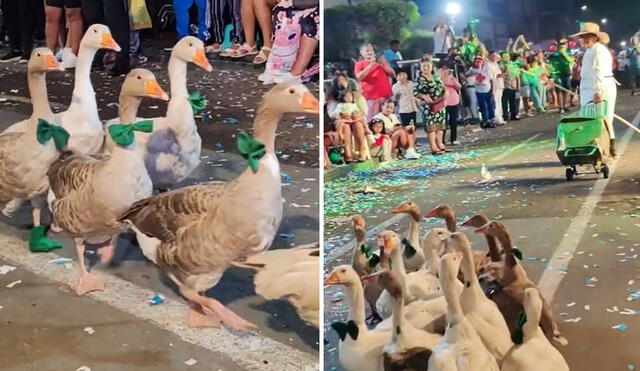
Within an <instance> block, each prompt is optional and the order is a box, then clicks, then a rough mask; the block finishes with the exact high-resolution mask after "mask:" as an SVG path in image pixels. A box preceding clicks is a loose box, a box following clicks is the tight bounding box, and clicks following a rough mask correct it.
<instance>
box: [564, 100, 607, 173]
mask: <svg viewBox="0 0 640 371" xmlns="http://www.w3.org/2000/svg"><path fill="white" fill-rule="evenodd" d="M605 112H607V104H606V102H602V103H599V104H594V103H589V104H587V105H586V106H585V107H583V108H582V109H581V110H580V112H578V114H576V115H572V116H567V117H563V118H562V119H561V120H560V123H559V124H558V127H557V131H556V153H557V155H558V158H559V159H560V162H562V165H564V166H567V169H566V171H565V175H566V177H567V180H573V178H574V176H576V175H579V174H578V166H582V165H587V166H593V169H594V172H595V173H596V174H599V173H602V175H603V176H604V177H605V178H608V177H609V167H608V166H607V161H608V160H609V159H610V158H611V153H610V151H609V146H610V141H609V138H610V137H609V131H608V128H607V125H605ZM582 173H583V174H584V173H588V172H586V171H584V172H582ZM589 173H593V172H589Z"/></svg>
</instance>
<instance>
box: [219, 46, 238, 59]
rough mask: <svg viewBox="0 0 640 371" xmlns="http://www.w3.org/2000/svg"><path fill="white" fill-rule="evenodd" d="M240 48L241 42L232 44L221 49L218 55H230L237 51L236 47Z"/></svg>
mask: <svg viewBox="0 0 640 371" xmlns="http://www.w3.org/2000/svg"><path fill="white" fill-rule="evenodd" d="M240 48H242V45H241V44H233V45H231V46H230V47H229V48H227V49H225V50H222V51H221V52H220V56H221V57H231V56H232V54H233V53H234V52H235V51H237V50H238V49H240Z"/></svg>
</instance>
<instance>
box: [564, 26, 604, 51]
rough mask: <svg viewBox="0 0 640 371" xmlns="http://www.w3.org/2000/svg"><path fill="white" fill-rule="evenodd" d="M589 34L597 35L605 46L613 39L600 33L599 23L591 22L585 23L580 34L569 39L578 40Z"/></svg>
mask: <svg viewBox="0 0 640 371" xmlns="http://www.w3.org/2000/svg"><path fill="white" fill-rule="evenodd" d="M588 34H592V35H596V36H597V37H598V40H600V42H601V43H603V44H605V45H606V44H608V43H609V41H611V38H610V37H609V35H607V33H606V32H601V31H600V26H599V25H598V24H597V23H591V22H586V23H583V24H582V28H581V29H580V32H578V33H576V34H573V35H571V36H569V37H571V38H578V37H582V36H583V35H588Z"/></svg>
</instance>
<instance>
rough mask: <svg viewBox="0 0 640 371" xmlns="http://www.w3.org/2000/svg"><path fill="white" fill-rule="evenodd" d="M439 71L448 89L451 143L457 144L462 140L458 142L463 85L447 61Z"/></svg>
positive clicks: (447, 104) (448, 120)
mask: <svg viewBox="0 0 640 371" xmlns="http://www.w3.org/2000/svg"><path fill="white" fill-rule="evenodd" d="M438 72H439V73H440V78H441V79H442V83H443V84H444V88H445V90H446V91H447V93H446V95H445V98H444V103H445V104H446V106H447V108H446V112H447V124H448V125H449V130H450V134H449V143H450V144H451V145H453V146H456V145H458V144H460V142H458V115H459V113H460V112H459V107H460V89H461V88H462V85H460V82H459V81H458V79H456V78H455V76H453V71H452V70H450V69H449V66H448V65H447V64H446V63H442V64H441V66H440V69H439V71H438ZM444 134H446V133H444ZM443 141H444V138H443Z"/></svg>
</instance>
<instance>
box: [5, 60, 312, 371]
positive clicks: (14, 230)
mask: <svg viewBox="0 0 640 371" xmlns="http://www.w3.org/2000/svg"><path fill="white" fill-rule="evenodd" d="M167 55H168V54H167ZM167 55H155V56H151V60H150V62H149V63H148V64H147V66H146V67H148V68H150V69H152V70H153V72H154V73H155V74H156V76H157V77H158V80H159V81H160V84H161V85H162V86H163V88H164V89H165V90H166V91H169V86H168V82H167V76H166V71H165V69H166V57H167ZM213 65H214V68H215V71H214V73H212V74H210V75H205V73H204V72H202V71H199V70H195V69H192V68H190V71H189V81H190V83H189V89H190V91H193V90H195V89H197V90H198V91H200V92H201V93H202V94H203V95H205V96H206V97H207V101H208V104H207V108H206V110H205V111H204V112H203V113H201V114H199V115H198V116H197V123H198V129H199V132H200V135H201V136H202V138H203V151H202V156H201V164H200V166H199V167H198V168H197V169H196V171H195V172H194V173H193V174H192V175H191V177H190V178H189V179H187V180H185V181H184V183H183V184H182V185H188V184H195V183H199V182H202V181H209V180H228V179H231V178H233V177H234V176H235V175H236V174H239V173H240V172H241V171H242V170H243V169H244V160H243V159H242V157H241V156H239V155H238V154H237V152H236V151H235V145H234V142H235V138H234V134H235V133H237V132H238V131H239V130H251V128H252V123H253V118H254V116H255V110H256V108H257V105H258V103H259V101H260V98H261V97H262V95H263V94H264V93H265V92H266V91H267V90H268V88H269V87H263V86H262V85H261V84H259V83H258V82H257V81H256V77H257V75H258V73H259V72H260V71H259V70H257V69H254V68H253V67H247V66H246V65H243V64H230V63H225V62H221V61H217V62H213ZM48 80H49V86H48V88H49V93H50V94H49V96H50V101H51V102H52V105H53V106H54V108H55V109H54V110H59V109H61V108H64V107H66V105H67V104H68V102H69V100H70V93H71V88H72V84H73V79H72V74H71V73H70V72H65V73H62V74H58V75H57V76H56V75H55V74H50V75H49V76H48ZM122 80H123V78H122V77H116V78H112V77H109V76H107V75H106V74H105V73H104V72H102V71H94V72H93V73H92V81H93V84H94V88H95V90H96V98H97V101H98V106H99V110H100V115H101V118H103V119H109V118H112V117H115V116H116V115H117V104H116V103H117V95H118V92H119V87H120V84H121V81H122ZM238 81H242V82H243V83H241V84H239V83H237V82H238ZM310 88H311V89H312V90H313V91H314V94H315V95H317V87H314V86H313V85H311V86H310ZM164 109H165V106H164V105H162V104H160V105H158V104H157V103H156V102H147V101H144V102H143V104H142V107H141V111H140V114H139V116H141V117H153V116H159V115H161V114H162V113H163V112H164ZM30 112H31V106H30V103H29V100H28V92H27V90H26V77H25V74H24V65H18V64H17V63H10V64H4V65H2V66H1V67H0V130H4V128H6V127H8V126H9V125H10V124H12V123H14V122H16V121H18V120H22V119H24V118H26V117H28V116H29V114H30ZM226 118H233V119H235V120H236V121H235V122H234V121H233V120H225V119H226ZM317 128H318V120H317V117H313V116H311V117H307V116H304V115H290V116H288V117H286V119H285V120H283V122H282V123H281V124H280V126H279V130H278V137H277V139H276V149H278V150H279V152H278V154H279V156H280V159H281V172H282V177H283V182H284V183H285V184H284V185H283V198H284V200H283V206H284V219H283V222H282V224H281V227H280V230H279V232H278V233H279V235H280V236H279V237H277V238H276V240H275V242H274V244H273V247H272V248H288V247H292V246H297V245H303V244H308V243H314V242H317V241H318V239H319V234H318V233H319V232H318V231H319V227H318V224H319V217H318V212H319V211H318V199H319V185H318V184H319V181H320V174H319V171H318V166H317V159H318V156H317V143H318V132H317ZM30 215H31V209H30V207H28V206H24V207H23V208H22V209H21V210H20V211H19V212H18V214H17V215H15V216H14V217H13V218H11V219H7V218H5V217H2V218H0V266H3V265H8V266H11V267H16V269H15V270H13V271H9V272H5V273H4V274H0V334H1V335H0V360H2V363H0V369H3V370H62V369H64V370H75V369H77V368H79V367H81V366H86V367H88V368H90V369H91V370H94V371H95V370H192V369H193V370H245V369H260V370H300V369H304V370H313V369H317V368H318V367H319V366H318V349H319V343H318V331H317V329H315V328H314V327H311V326H309V325H307V324H305V323H304V322H303V321H302V320H300V319H299V317H298V315H297V314H296V313H295V310H294V309H293V307H292V306H291V305H290V304H289V303H288V302H287V301H285V300H278V301H269V302H267V301H265V300H264V299H262V298H261V297H259V296H257V295H256V294H255V293H254V290H253V283H252V278H253V273H251V272H249V271H247V270H240V269H229V270H228V271H227V272H226V273H225V275H224V276H223V278H222V280H221V282H220V283H219V284H218V285H217V286H216V287H215V288H213V289H212V290H210V291H209V292H207V295H209V296H211V297H215V298H216V299H218V300H220V301H221V302H222V303H224V304H225V305H227V306H228V307H230V308H231V309H232V310H234V311H235V312H236V313H238V314H239V315H241V316H243V317H244V318H246V319H248V320H249V321H251V322H253V323H255V324H256V326H257V327H258V330H257V331H256V332H254V333H249V334H246V333H238V332H234V331H228V330H226V329H224V328H221V329H188V328H186V311H187V306H186V303H185V301H184V300H183V299H182V298H181V296H180V295H179V294H178V293H177V291H176V288H175V287H174V286H173V285H172V284H171V283H170V281H169V280H168V279H167V278H166V277H164V276H163V275H161V274H160V273H159V271H158V270H157V269H156V268H155V266H154V265H153V264H152V263H150V262H149V261H147V260H146V259H145V258H144V257H143V256H142V255H141V252H140V251H139V249H138V248H137V246H135V245H133V244H132V243H131V242H130V240H129V239H127V238H120V239H119V240H118V245H117V249H116V254H115V259H114V261H113V262H112V264H110V265H109V266H105V265H102V264H100V263H97V261H96V259H95V255H94V254H91V253H92V251H88V252H87V258H88V259H89V260H90V261H91V265H92V269H93V270H94V271H95V272H98V274H100V275H103V276H105V277H106V278H107V286H106V290H105V291H104V292H98V293H91V294H89V295H87V296H85V297H81V298H78V297H77V296H76V295H75V293H74V292H73V290H71V288H70V286H69V285H70V284H73V283H74V282H75V280H76V279H77V262H76V257H75V250H74V248H73V244H72V241H71V240H70V239H69V238H67V237H65V236H64V235H57V236H53V237H54V238H56V239H59V240H60V241H62V242H63V244H64V247H63V248H62V249H60V250H56V251H54V252H52V253H46V254H38V255H33V254H31V253H30V252H29V251H28V249H27V246H26V241H27V234H28V228H30V223H31V219H30ZM45 220H48V215H47V216H45ZM59 258H69V259H71V260H70V261H68V260H67V261H63V263H62V264H56V263H54V262H51V261H52V260H54V261H58V262H60V260H59ZM55 259H58V260H55ZM18 280H20V281H21V282H20V283H17V284H15V286H11V285H10V283H12V282H15V281H18ZM7 285H10V286H11V287H7ZM155 295H162V296H163V297H164V298H165V302H164V303H162V304H159V305H154V306H151V305H150V304H149V301H150V300H151V299H152V298H153V297H154V296H155ZM87 328H91V329H93V331H94V332H92V331H91V330H87ZM90 332H91V333H90ZM194 361H195V362H194Z"/></svg>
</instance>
